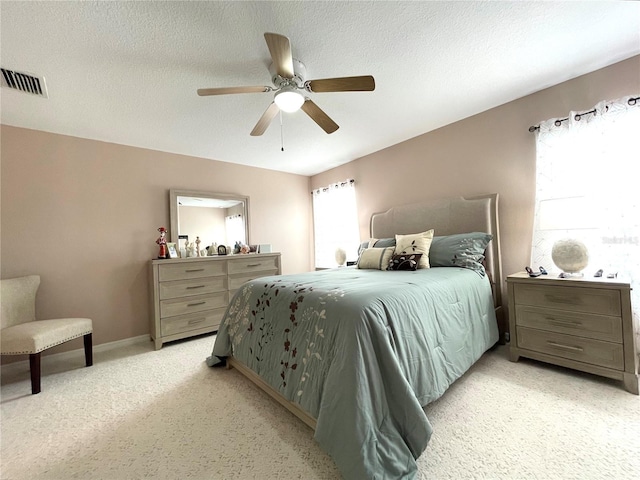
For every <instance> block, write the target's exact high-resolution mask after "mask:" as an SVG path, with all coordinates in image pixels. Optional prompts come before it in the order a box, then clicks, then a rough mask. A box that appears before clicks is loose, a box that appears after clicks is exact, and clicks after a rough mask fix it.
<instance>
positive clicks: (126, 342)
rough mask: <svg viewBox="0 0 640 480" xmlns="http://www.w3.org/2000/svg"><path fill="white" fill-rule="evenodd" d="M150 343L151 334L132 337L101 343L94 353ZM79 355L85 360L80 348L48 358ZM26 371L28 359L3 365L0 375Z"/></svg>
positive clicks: (63, 358) (60, 358)
mask: <svg viewBox="0 0 640 480" xmlns="http://www.w3.org/2000/svg"><path fill="white" fill-rule="evenodd" d="M150 341H151V337H149V334H146V335H139V336H137V337H131V338H124V339H122V340H116V341H115V342H107V343H101V344H100V345H95V346H94V347H93V353H94V355H95V354H96V353H100V352H108V351H110V350H114V349H116V348H122V347H128V346H131V345H137V344H139V343H143V342H150ZM78 355H80V356H81V357H82V358H84V347H82V348H78V349H75V350H69V351H67V352H60V353H53V354H51V355H47V356H46V358H47V359H49V360H51V359H55V360H62V361H65V360H67V359H68V358H72V357H77V356H78ZM43 358H44V357H43ZM45 361H46V360H45ZM25 369H26V370H29V360H28V359H27V360H21V361H19V362H13V363H7V364H6V365H2V369H1V373H0V375H9V374H10V373H11V372H13V371H14V370H25Z"/></svg>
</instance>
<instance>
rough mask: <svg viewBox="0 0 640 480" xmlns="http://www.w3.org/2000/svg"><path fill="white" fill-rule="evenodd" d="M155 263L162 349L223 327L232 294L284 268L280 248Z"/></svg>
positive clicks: (155, 331) (154, 302)
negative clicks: (265, 251) (249, 253)
mask: <svg viewBox="0 0 640 480" xmlns="http://www.w3.org/2000/svg"><path fill="white" fill-rule="evenodd" d="M220 248H224V246H223V245H220V246H219V247H218V249H220ZM150 266H151V272H150V275H149V278H150V282H151V289H150V290H151V311H150V323H151V325H150V329H151V339H152V340H153V341H154V342H155V348H156V350H157V349H159V348H161V347H162V344H163V343H166V342H170V341H173V340H179V339H181V338H186V337H192V336H194V335H200V334H203V333H209V332H214V331H216V330H218V326H219V325H220V320H221V319H222V315H223V314H224V311H225V309H226V308H227V305H228V303H229V299H230V298H231V297H232V296H233V294H234V293H235V292H236V291H237V290H238V289H239V288H240V287H241V286H242V284H243V283H245V282H246V281H248V280H252V279H254V278H259V277H264V276H267V275H280V273H281V270H280V254H279V253H270V254H255V255H251V256H248V255H243V256H225V255H224V254H222V256H215V257H200V258H198V257H195V258H188V259H177V260H170V261H167V260H164V261H160V260H152V261H151V264H150Z"/></svg>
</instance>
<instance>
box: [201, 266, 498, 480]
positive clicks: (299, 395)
mask: <svg viewBox="0 0 640 480" xmlns="http://www.w3.org/2000/svg"><path fill="white" fill-rule="evenodd" d="M497 339H498V331H497V326H496V319H495V314H494V309H493V303H492V295H491V287H490V284H489V281H488V280H487V278H486V277H479V276H478V275H477V274H475V273H474V272H473V271H471V270H468V269H464V268H457V267H446V268H445V267H443V268H431V269H425V270H417V271H414V272H403V271H380V270H360V269H357V268H355V267H346V268H338V269H333V270H324V271H318V272H310V273H305V274H298V275H284V276H272V277H264V278H261V279H257V280H253V281H251V282H248V283H246V284H245V285H244V286H243V287H242V288H241V289H240V290H239V291H238V292H237V293H236V295H235V296H234V297H233V299H232V300H231V302H230V305H229V308H228V310H227V313H226V314H225V317H224V319H223V322H222V324H221V326H220V329H219V331H218V334H217V336H216V341H215V344H214V348H213V352H212V356H211V357H209V358H208V359H207V362H208V363H209V365H213V364H214V363H216V362H217V361H218V360H217V359H218V358H224V357H227V356H230V355H233V356H234V358H235V359H237V360H239V361H241V362H242V363H244V364H245V365H246V366H247V367H249V368H250V369H251V370H253V371H254V372H256V373H257V374H258V375H260V376H261V377H262V378H263V379H264V380H265V381H266V382H267V383H269V384H270V385H271V386H272V387H274V388H275V389H276V390H278V391H279V392H280V393H281V394H282V395H283V396H284V397H285V398H287V399H289V400H291V401H293V402H295V403H298V404H299V405H300V406H301V407H302V408H303V409H304V410H305V411H307V412H308V413H309V414H311V415H312V416H313V417H314V418H316V419H317V426H316V432H315V438H316V440H317V441H318V442H319V444H320V446H321V447H322V448H324V449H325V450H326V451H327V452H328V453H329V454H330V455H331V456H332V458H333V459H334V460H335V462H336V465H337V466H338V468H339V469H340V471H341V472H342V474H343V476H344V477H345V478H347V479H359V480H360V479H367V478H394V479H395V478H415V476H416V474H417V465H416V462H415V460H416V459H417V458H418V457H419V456H420V454H421V453H422V452H423V451H424V450H425V448H426V446H427V443H428V441H429V438H430V436H431V433H432V428H431V425H430V424H429V420H428V419H427V417H426V415H425V413H424V411H423V409H422V406H423V405H426V404H427V403H429V402H431V401H433V400H435V399H436V398H438V397H440V396H441V395H442V394H443V393H444V391H445V390H446V389H447V388H448V386H449V385H450V384H451V383H453V382H454V381H455V380H456V379H457V378H458V377H460V376H461V375H462V374H463V373H464V372H465V371H466V370H467V369H468V368H469V367H470V366H471V365H472V364H473V363H474V362H475V361H476V360H477V359H478V358H480V356H481V355H482V353H484V352H485V351H486V350H487V349H488V348H489V347H491V346H492V345H493V344H494V343H495V342H496V341H497Z"/></svg>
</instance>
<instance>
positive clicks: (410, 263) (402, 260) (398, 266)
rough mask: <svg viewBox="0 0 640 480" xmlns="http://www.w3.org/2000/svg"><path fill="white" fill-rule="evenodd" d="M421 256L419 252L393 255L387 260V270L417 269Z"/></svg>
mask: <svg viewBox="0 0 640 480" xmlns="http://www.w3.org/2000/svg"><path fill="white" fill-rule="evenodd" d="M421 257H422V254H421V253H410V254H405V255H393V256H392V257H391V260H389V267H388V268H387V270H417V269H418V263H419V262H420V258H421Z"/></svg>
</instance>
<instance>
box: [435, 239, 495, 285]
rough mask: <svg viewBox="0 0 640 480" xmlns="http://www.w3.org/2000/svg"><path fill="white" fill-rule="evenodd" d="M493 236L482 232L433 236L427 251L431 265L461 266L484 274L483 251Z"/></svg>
mask: <svg viewBox="0 0 640 480" xmlns="http://www.w3.org/2000/svg"><path fill="white" fill-rule="evenodd" d="M492 238H493V236H491V235H490V234H488V233H483V232H470V233H459V234H456V235H447V236H446V237H434V238H433V241H432V242H431V249H430V251H429V263H430V264H431V266H432V267H463V268H469V269H471V270H474V271H475V272H477V273H478V274H480V275H481V276H484V274H485V269H484V266H483V262H484V251H485V250H486V248H487V245H489V242H490V241H491V239H492Z"/></svg>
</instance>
